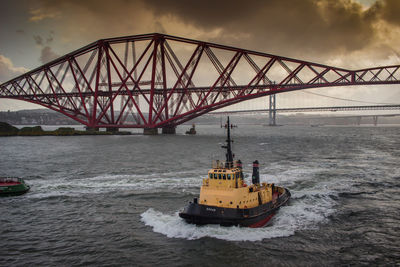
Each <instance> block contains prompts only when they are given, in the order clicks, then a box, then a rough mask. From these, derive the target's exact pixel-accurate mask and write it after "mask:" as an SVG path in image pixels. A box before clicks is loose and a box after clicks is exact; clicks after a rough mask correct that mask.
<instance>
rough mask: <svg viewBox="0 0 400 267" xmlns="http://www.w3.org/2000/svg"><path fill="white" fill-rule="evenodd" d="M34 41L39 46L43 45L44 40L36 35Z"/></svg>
mask: <svg viewBox="0 0 400 267" xmlns="http://www.w3.org/2000/svg"><path fill="white" fill-rule="evenodd" d="M33 39H34V40H35V43H36V44H37V45H39V46H42V45H43V38H42V37H41V36H40V35H34V36H33Z"/></svg>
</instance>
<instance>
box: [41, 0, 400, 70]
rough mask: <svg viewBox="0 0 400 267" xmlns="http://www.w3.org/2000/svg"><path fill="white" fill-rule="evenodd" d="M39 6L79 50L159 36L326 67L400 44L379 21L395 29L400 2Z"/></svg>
mask: <svg viewBox="0 0 400 267" xmlns="http://www.w3.org/2000/svg"><path fill="white" fill-rule="evenodd" d="M39 3H41V4H40V5H37V7H36V10H37V12H36V13H37V14H41V15H42V16H43V17H46V18H52V20H54V21H55V22H57V23H56V24H55V25H58V27H59V28H58V30H57V33H58V34H63V35H64V36H63V38H64V39H65V40H71V42H75V43H76V42H78V43H79V42H81V43H79V45H85V44H86V43H87V42H92V41H94V40H96V39H100V38H107V37H113V36H122V35H134V34H141V33H149V32H153V31H159V32H163V33H167V34H172V35H179V36H183V37H187V38H194V39H201V40H205V41H211V42H217V43H222V44H226V45H232V46H237V47H243V48H247V49H252V50H258V51H262V52H267V53H272V54H279V55H283V56H288V57H296V58H301V59H306V60H313V61H319V62H326V61H328V60H332V59H333V58H346V57H347V55H348V54H349V53H353V52H358V51H364V52H365V51H368V49H371V47H379V46H381V47H382V46H384V45H385V46H387V47H396V46H398V44H399V42H400V41H399V40H398V37H395V36H394V37H393V36H392V37H391V38H392V39H390V40H389V39H388V38H387V36H385V34H386V33H388V34H391V33H393V32H394V31H393V29H392V28H390V27H388V26H386V25H384V28H382V27H383V26H382V23H381V22H385V23H390V24H391V25H399V26H400V16H398V15H397V14H398V13H399V11H400V1H398V0H377V2H376V3H375V4H373V5H372V6H371V7H369V8H367V9H366V8H365V6H362V5H361V4H360V3H359V2H357V1H356V0H285V1H282V0H268V1H265V0H246V1H242V0H240V1H239V0H218V1H215V0H202V1H190V2H188V1H182V0H169V1H164V0H135V1H127V0H114V1H113V3H112V4H110V2H109V1H105V0H86V1H80V0H70V1H66V0H59V1H52V0H42V1H40V2H39ZM51 14H57V16H50V15H51ZM44 20H45V19H43V21H44ZM46 20H48V19H46ZM383 33H385V34H383ZM392 35H393V34H392ZM45 42H47V43H46V45H47V46H48V44H49V43H50V42H52V35H51V36H50V37H49V38H47V39H45V38H42V43H45ZM365 53H368V52H365ZM390 53H391V52H390ZM387 56H388V55H387V54H386V55H385V57H387Z"/></svg>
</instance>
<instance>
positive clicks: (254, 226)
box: [249, 214, 274, 228]
mask: <svg viewBox="0 0 400 267" xmlns="http://www.w3.org/2000/svg"><path fill="white" fill-rule="evenodd" d="M272 216H274V214H271V215H269V216H268V217H267V218H265V219H264V220H261V221H259V222H256V223H254V224H251V225H249V227H250V228H258V227H263V226H264V225H265V224H266V223H267V222H268V221H269V220H271V218H272Z"/></svg>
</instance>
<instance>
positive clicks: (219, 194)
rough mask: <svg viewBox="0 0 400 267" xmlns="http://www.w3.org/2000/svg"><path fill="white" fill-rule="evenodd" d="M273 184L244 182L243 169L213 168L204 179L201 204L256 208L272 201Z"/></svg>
mask: <svg viewBox="0 0 400 267" xmlns="http://www.w3.org/2000/svg"><path fill="white" fill-rule="evenodd" d="M273 187H274V185H273V184H266V183H262V184H253V185H251V186H247V185H246V184H245V183H244V182H243V173H242V170H241V168H238V167H233V168H223V167H217V168H212V169H211V170H209V171H208V177H207V178H206V179H203V185H202V187H201V189H200V199H199V202H200V204H203V205H208V206H215V207H224V208H238V209H246V208H254V207H256V206H258V205H262V204H264V203H267V202H269V201H272V191H273Z"/></svg>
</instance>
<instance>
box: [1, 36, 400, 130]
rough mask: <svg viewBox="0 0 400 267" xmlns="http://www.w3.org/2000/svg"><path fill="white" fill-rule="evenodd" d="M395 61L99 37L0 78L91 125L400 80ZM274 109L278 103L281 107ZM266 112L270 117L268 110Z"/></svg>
mask: <svg viewBox="0 0 400 267" xmlns="http://www.w3.org/2000/svg"><path fill="white" fill-rule="evenodd" d="M399 68H400V65H392V66H382V67H371V68H367V69H360V70H348V69H344V68H337V67H333V66H327V65H323V64H318V63H313V62H309V61H303V60H298V59H292V58H287V57H282V56H278V55H271V54H267V53H262V52H257V51H250V50H246V49H241V48H236V47H231V46H225V45H220V44H215V43H209V42H203V41H198V40H192V39H187V38H181V37H176V36H171V35H165V34H159V33H153V34H144V35H135V36H127V37H118V38H109V39H101V40H98V41H96V42H93V43H91V44H89V45H87V46H85V47H82V48H80V49H78V50H76V51H73V52H71V53H68V54H66V55H64V56H62V57H60V58H58V59H56V60H53V61H51V62H49V63H47V64H45V65H43V66H40V67H38V68H36V69H34V70H32V71H29V72H27V73H25V74H22V75H20V76H19V77H16V78H14V79H12V80H10V81H8V82H5V83H3V84H1V85H0V98H7V99H15V100H22V101H27V102H30V103H34V104H38V105H41V106H43V107H46V108H49V109H52V110H55V111H57V112H60V113H62V114H64V115H66V116H68V117H70V118H72V119H74V120H75V121H77V122H79V123H81V124H83V125H85V126H86V127H87V128H88V129H94V130H95V129H99V128H106V129H107V130H109V131H116V130H118V129H119V128H143V129H144V132H145V133H149V134H152V133H156V132H158V128H161V129H162V132H163V133H175V128H176V126H177V125H179V124H182V123H184V122H186V121H189V120H191V119H193V118H196V117H199V116H201V115H203V114H206V113H209V112H212V111H215V110H218V109H221V108H224V107H227V106H230V105H234V104H237V103H240V102H243V101H247V100H251V99H256V98H260V97H265V96H270V108H269V112H271V113H272V114H271V115H272V116H275V115H274V114H275V113H276V112H277V111H278V109H276V105H275V95H276V94H280V93H284V92H291V91H296V90H304V89H310V88H325V87H343V86H354V85H365V86H372V85H374V86H375V85H390V84H399V83H400V70H399ZM278 112H279V111H278ZM271 115H270V117H271Z"/></svg>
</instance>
